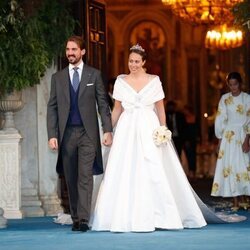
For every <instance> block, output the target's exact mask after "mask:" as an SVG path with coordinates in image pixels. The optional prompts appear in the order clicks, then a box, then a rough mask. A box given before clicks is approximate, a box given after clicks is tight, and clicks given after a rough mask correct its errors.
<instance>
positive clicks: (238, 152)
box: [211, 72, 250, 211]
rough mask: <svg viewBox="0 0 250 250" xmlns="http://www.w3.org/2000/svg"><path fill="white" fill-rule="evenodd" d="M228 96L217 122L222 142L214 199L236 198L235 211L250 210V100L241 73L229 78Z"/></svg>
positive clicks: (213, 193)
mask: <svg viewBox="0 0 250 250" xmlns="http://www.w3.org/2000/svg"><path fill="white" fill-rule="evenodd" d="M226 82H227V86H228V88H229V92H228V93H226V94H224V95H222V96H221V99H220V101H219V105H218V111H217V116H216V119H215V135H216V137H217V138H218V140H219V143H218V157H217V162H216V169H215V175H214V180H213V186H212V191H211V195H212V196H222V197H233V207H232V210H233V211H237V210H238V209H239V208H240V207H243V208H245V209H246V208H247V207H248V203H247V200H246V197H245V196H249V195H250V158H249V150H250V145H249V133H250V96H249V94H247V93H245V92H243V91H242V78H241V75H240V74H239V73H238V72H231V73H229V74H228V75H227V77H226Z"/></svg>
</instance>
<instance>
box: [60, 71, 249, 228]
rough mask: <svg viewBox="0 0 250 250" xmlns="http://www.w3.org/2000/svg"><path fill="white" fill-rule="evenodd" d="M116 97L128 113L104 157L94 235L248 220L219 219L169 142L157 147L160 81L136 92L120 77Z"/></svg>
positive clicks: (98, 179) (95, 194)
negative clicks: (107, 232)
mask: <svg viewBox="0 0 250 250" xmlns="http://www.w3.org/2000/svg"><path fill="white" fill-rule="evenodd" d="M113 97H114V99H116V100H119V101H121V103H122V107H123V109H124V110H123V112H122V114H121V116H120V118H119V120H118V122H117V125H116V128H115V132H114V138H113V144H112V147H111V149H110V152H108V154H107V152H106V153H105V154H106V155H108V157H106V156H104V162H105V161H106V160H107V162H106V169H105V174H104V178H103V179H102V180H101V177H100V176H99V177H95V185H94V186H95V187H94V192H93V211H92V214H91V221H90V226H91V227H92V230H96V231H113V232H151V231H154V230H155V229H157V228H159V229H169V230H172V229H173V230H175V229H183V228H200V227H203V226H205V225H206V224H207V223H224V222H225V220H226V221H240V220H244V219H245V218H244V217H241V216H236V219H235V217H232V216H228V217H227V218H226V219H225V218H220V217H219V216H218V215H216V214H215V213H214V212H213V211H212V210H211V209H210V208H208V207H207V206H206V205H205V204H204V203H203V202H202V201H201V200H200V199H199V197H198V196H197V195H196V193H195V192H194V191H193V189H192V187H191V185H190V184H189V182H188V180H187V178H186V175H185V173H184V171H183V168H182V166H181V164H180V161H179V159H178V156H177V154H176V151H175V149H174V146H173V144H172V143H171V141H169V142H168V143H167V144H164V145H161V146H156V145H155V144H154V142H153V136H152V135H153V131H154V130H155V129H156V128H158V127H159V126H160V124H159V120H158V117H157V114H156V110H155V106H154V103H155V102H157V101H159V100H162V99H163V98H164V92H163V89H162V84H161V81H160V79H159V77H158V76H156V77H155V78H153V79H152V80H151V81H150V82H149V83H148V84H147V85H146V86H145V87H144V88H143V89H142V90H140V91H139V92H136V91H135V90H134V89H133V88H132V87H131V86H130V85H129V84H128V83H127V82H126V81H125V80H124V75H120V76H118V78H117V80H116V83H115V86H114V93H113ZM99 186H100V188H99ZM59 221H60V220H59ZM59 221H57V222H59Z"/></svg>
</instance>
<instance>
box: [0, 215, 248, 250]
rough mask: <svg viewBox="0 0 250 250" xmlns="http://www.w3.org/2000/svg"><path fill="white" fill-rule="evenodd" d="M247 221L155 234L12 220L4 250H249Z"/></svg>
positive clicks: (1, 236) (2, 237)
mask: <svg viewBox="0 0 250 250" xmlns="http://www.w3.org/2000/svg"><path fill="white" fill-rule="evenodd" d="M238 214H240V215H245V216H247V217H248V219H247V220H246V221H243V222H240V223H229V224H219V225H218V224H217V225H215V224H214V225H213V224H210V225H208V226H206V227H204V228H202V229H184V230H180V231H166V230H162V231H161V230H159V231H155V232H153V233H110V232H91V231H89V232H87V233H79V232H72V231H71V226H66V225H64V226H62V225H58V224H55V223H53V218H52V217H41V218H25V219H21V220H8V227H7V228H6V229H1V230H0V249H1V250H29V249H32V250H40V249H47V250H54V249H55V250H71V249H74V250H76V249H83V250H97V249H98V250H100V249H101V250H113V249H114V250H116V249H117V250H125V249H126V250H127V249H129V250H140V249H143V250H166V249H169V250H179V249H180V250H182V249H183V250H184V249H185V250H189V249H190V250H196V249H197V250H198V249H199V250H200V249H202V250H208V249H211V250H219V249H228V250H235V249H236V248H237V249H241V250H249V249H250V240H249V236H250V212H247V211H242V212H239V213H238Z"/></svg>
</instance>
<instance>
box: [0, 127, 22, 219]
mask: <svg viewBox="0 0 250 250" xmlns="http://www.w3.org/2000/svg"><path fill="white" fill-rule="evenodd" d="M20 140H21V135H20V134H19V133H16V134H12V133H11V134H8V133H7V132H6V131H1V133H0V207H2V208H3V209H4V211H5V213H4V215H5V217H6V218H22V212H21V209H20V208H21V176H20V151H21V149H20Z"/></svg>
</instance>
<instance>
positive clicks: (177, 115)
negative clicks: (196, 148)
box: [166, 101, 186, 159]
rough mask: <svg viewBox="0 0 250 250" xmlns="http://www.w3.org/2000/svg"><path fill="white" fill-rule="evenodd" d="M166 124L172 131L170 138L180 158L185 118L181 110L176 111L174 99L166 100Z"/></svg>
mask: <svg viewBox="0 0 250 250" xmlns="http://www.w3.org/2000/svg"><path fill="white" fill-rule="evenodd" d="M166 120H167V126H168V128H169V129H170V130H171V131H172V138H173V141H174V145H175V148H176V150H177V153H178V155H179V158H180V159H181V153H182V150H183V149H184V142H185V136H186V135H185V129H186V118H185V115H184V113H183V112H180V111H177V105H176V102H175V101H168V102H167V104H166Z"/></svg>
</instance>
